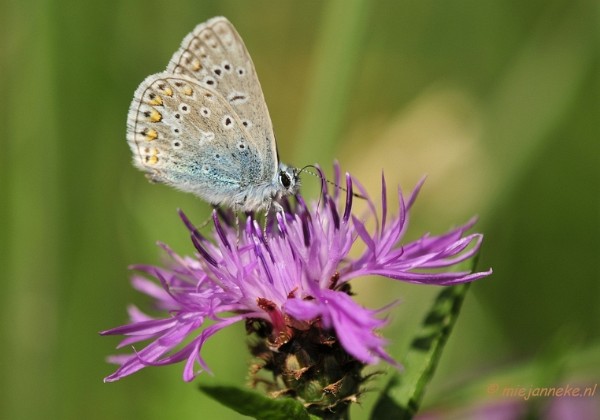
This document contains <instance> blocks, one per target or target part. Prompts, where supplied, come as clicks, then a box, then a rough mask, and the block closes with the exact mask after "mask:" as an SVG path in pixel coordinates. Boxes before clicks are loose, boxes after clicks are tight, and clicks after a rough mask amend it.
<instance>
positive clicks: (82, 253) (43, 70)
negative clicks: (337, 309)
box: [0, 0, 600, 420]
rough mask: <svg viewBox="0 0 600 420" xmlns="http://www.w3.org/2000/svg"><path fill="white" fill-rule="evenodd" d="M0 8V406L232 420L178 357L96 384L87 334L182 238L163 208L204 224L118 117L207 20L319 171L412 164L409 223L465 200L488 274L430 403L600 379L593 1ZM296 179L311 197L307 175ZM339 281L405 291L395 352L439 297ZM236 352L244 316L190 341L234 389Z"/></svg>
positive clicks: (467, 308) (452, 215) (403, 174)
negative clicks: (235, 36) (142, 157)
mask: <svg viewBox="0 0 600 420" xmlns="http://www.w3.org/2000/svg"><path fill="white" fill-rule="evenodd" d="M1 8H2V16H0V80H1V82H2V85H3V86H4V88H3V94H2V97H3V99H2V101H1V102H2V107H1V112H0V142H1V143H0V145H1V147H0V197H1V199H0V202H1V206H0V223H1V225H0V267H2V279H3V281H2V284H3V287H4V289H3V293H2V294H1V299H2V306H1V307H2V323H1V335H2V337H3V340H2V341H3V344H2V347H1V350H0V351H1V352H2V357H1V360H2V378H1V379H0V381H1V382H0V383H1V386H2V388H1V389H0V417H1V418H5V419H33V418H61V419H75V418H82V417H84V416H85V418H87V419H90V420H91V419H106V418H125V417H127V418H144V419H165V418H215V417H219V418H222V419H229V418H231V419H236V418H240V416H239V415H237V414H235V413H233V412H231V411H229V410H228V409H225V408H222V407H220V406H219V405H218V404H217V403H215V402H213V401H211V400H209V399H208V398H207V397H205V396H204V395H203V394H200V393H199V392H198V391H197V389H196V387H195V385H194V384H188V383H184V382H183V381H182V379H181V375H182V369H183V366H181V365H178V366H169V367H163V368H149V369H145V370H143V371H141V372H139V373H137V374H135V375H133V376H131V377H128V378H126V379H124V380H121V381H119V382H117V383H112V384H104V383H103V382H102V378H103V377H104V376H106V375H108V374H109V373H111V372H112V371H113V370H114V366H112V365H109V364H107V363H106V362H105V360H104V359H105V357H106V356H107V355H109V354H114V352H115V350H114V347H115V346H116V344H117V342H118V338H116V337H100V336H99V335H98V331H101V330H104V329H107V328H110V327H114V326H117V325H121V324H123V323H124V322H125V321H126V320H127V317H126V307H127V305H128V304H129V303H135V304H138V305H140V306H141V307H143V308H147V307H148V305H149V304H150V302H149V301H147V300H146V299H144V297H142V296H140V295H138V294H136V293H135V292H134V291H133V290H132V289H131V287H130V284H129V280H128V279H129V277H130V272H128V270H127V266H128V265H129V264H132V263H150V264H159V263H161V261H163V260H164V257H163V255H162V254H161V252H160V251H159V249H158V248H157V247H156V246H155V242H156V241H157V240H161V241H164V242H166V243H168V244H170V245H171V247H172V248H174V249H175V250H177V251H178V252H180V253H182V254H189V253H192V252H193V247H192V245H191V243H190V242H189V238H188V234H187V232H186V230H185V228H184V227H183V225H182V223H181V222H180V220H179V218H178V217H177V214H176V209H177V208H182V209H184V210H185V212H186V213H187V214H188V215H189V216H190V218H192V220H193V221H195V222H196V223H201V222H202V221H203V220H205V219H206V217H207V215H208V214H209V208H208V207H207V206H206V205H205V204H204V203H202V202H201V201H200V200H199V199H197V198H195V197H193V196H191V195H187V194H184V193H180V192H177V191H174V190H171V189H169V188H167V187H164V186H160V185H151V184H149V183H148V182H147V181H146V179H145V178H144V176H143V175H142V174H141V173H140V172H139V171H137V170H136V169H134V168H133V166H132V165H131V156H130V151H129V147H128V146H127V144H126V141H125V121H126V116H127V110H128V107H129V104H130V101H131V98H132V96H133V92H134V90H135V89H136V87H137V86H138V84H139V83H140V82H141V81H142V80H143V79H144V78H145V77H146V76H147V75H149V74H152V73H156V72H159V71H162V70H163V69H164V68H165V66H166V64H167V62H168V60H169V58H170V57H171V55H172V53H173V52H174V51H175V50H176V49H177V48H178V46H179V43H180V42H181V40H182V39H183V37H184V36H185V35H186V34H187V33H188V32H190V31H191V30H192V29H193V28H194V26H195V25H196V24H198V23H200V22H202V21H205V20H206V19H208V18H210V17H212V16H216V15H224V16H226V17H228V18H229V19H230V20H231V21H232V22H233V23H234V25H235V26H236V28H237V30H238V31H239V33H240V34H241V35H242V37H243V39H244V41H245V43H246V46H247V47H248V49H249V51H250V53H251V55H252V57H253V60H254V63H255V66H256V68H257V71H258V74H259V77H260V81H261V83H262V86H263V90H264V92H265V96H266V99H267V103H268V105H269V109H270V113H271V117H272V120H273V124H274V126H275V131H276V134H277V139H278V144H279V152H280V156H281V158H282V160H284V161H285V162H287V163H289V164H292V165H297V166H302V165H304V164H307V163H315V162H318V163H320V164H321V165H322V166H323V167H325V168H327V170H328V171H329V172H330V168H331V164H332V162H333V160H334V159H335V158H337V159H338V160H339V161H340V163H341V166H342V169H343V170H346V171H350V172H351V173H352V174H353V175H355V176H357V177H358V178H359V179H360V180H361V181H362V182H363V183H364V184H365V185H366V186H367V188H368V189H369V190H370V191H372V193H373V194H374V195H377V193H378V191H379V188H380V176H381V171H385V174H386V178H387V181H388V186H390V187H391V188H390V189H391V190H393V189H394V186H395V185H401V186H402V187H403V189H404V190H405V191H409V190H410V189H412V187H413V186H414V184H415V183H416V182H417V181H418V180H419V179H420V178H421V177H422V176H424V175H427V182H426V183H425V187H424V188H423V190H422V192H421V195H420V198H419V200H418V201H417V204H416V206H415V207H414V212H413V214H412V218H411V228H410V230H409V237H410V238H415V237H417V236H420V235H421V234H423V233H424V232H427V231H430V232H432V233H442V232H444V231H446V230H447V229H449V228H450V227H452V226H455V225H458V224H460V223H463V222H465V221H466V220H468V219H469V218H470V217H471V216H473V215H475V214H477V215H479V218H480V219H479V222H478V224H477V226H476V230H477V231H480V232H483V233H485V235H486V236H485V242H484V245H483V248H482V253H481V258H480V261H479V268H480V269H487V268H488V267H490V266H491V267H493V269H494V274H493V276H491V277H489V278H488V279H486V280H482V281H479V282H477V283H476V284H474V285H473V287H472V288H471V292H470V294H469V296H467V299H466V302H465V305H464V308H463V313H462V314H461V317H460V318H459V321H458V323H457V326H456V329H455V331H454V333H453V335H452V336H451V337H450V340H449V342H448V345H447V347H446V351H445V353H444V356H443V357H442V360H441V364H440V367H439V369H438V371H437V372H436V375H435V377H434V379H433V381H432V382H431V384H430V387H429V393H428V394H427V396H426V398H425V401H424V407H425V409H427V407H430V408H433V409H438V410H442V411H443V410H445V409H446V408H447V407H461V406H464V405H468V404H472V403H481V402H484V401H486V400H487V399H488V398H489V397H490V395H488V392H487V391H486V390H487V386H488V385H489V384H494V383H497V384H500V386H504V385H506V386H513V387H518V386H524V387H527V386H553V385H556V384H571V385H575V384H592V385H593V384H596V383H598V382H600V305H599V303H600V286H599V284H600V282H599V280H600V275H599V274H600V273H599V270H598V257H599V256H600V239H599V238H600V229H599V220H600V212H599V197H600V194H599V192H600V188H599V187H600V185H599V184H600V176H599V169H598V168H599V167H600V142H599V139H600V132H599V131H600V130H599V129H598V128H599V124H598V121H599V116H600V105H599V101H600V100H599V98H600V83H599V77H598V76H599V75H600V66H599V57H600V54H599V48H598V41H599V33H598V28H599V22H600V21H599V19H598V17H599V14H598V4H597V2H595V1H591V0H590V1H586V0H578V1H572V0H550V1H548V0H546V1H541V0H534V1H529V2H522V1H517V0H503V1H500V0H477V1H475V0H458V1H453V2H442V1H427V0H426V1H422V0H421V1H392V0H390V1H368V0H347V1H344V0H336V1H291V0H287V1H265V0H257V1H252V2H249V1H246V2H245V1H241V0H238V1H233V0H231V1H202V2H199V1H193V0H180V1H175V0H173V1H169V2H163V1H147V0H145V1H141V0H137V1H126V2H119V1H113V0H108V1H104V2H81V1H75V0H71V1H69V0H56V1H50V0H31V1H27V2H19V1H16V0H5V1H3V2H2V7H1ZM307 178H308V179H307ZM303 181H304V191H305V194H306V195H308V196H311V195H312V196H314V194H315V192H316V191H317V186H318V182H317V181H316V180H315V179H310V177H304V180H303ZM354 289H355V291H356V292H357V293H358V296H357V299H358V300H359V301H360V302H361V303H363V304H364V305H366V306H370V307H380V306H383V305H385V304H387V303H388V302H389V301H390V300H391V299H400V300H401V301H402V304H401V305H400V306H398V307H397V308H395V309H394V310H393V311H392V312H391V314H390V325H389V326H388V328H386V330H385V331H384V335H385V336H386V337H387V338H389V339H390V345H389V350H390V352H391V353H392V354H393V355H394V357H396V358H398V359H402V355H403V352H404V351H405V350H406V348H407V346H408V343H409V342H410V338H411V336H412V334H413V333H414V331H415V330H416V329H417V327H418V324H419V322H420V320H421V318H422V316H423V314H424V313H425V312H426V310H427V308H428V307H429V305H430V304H431V301H432V299H433V297H434V296H435V294H436V293H437V292H438V291H439V290H438V289H437V288H434V287H423V286H414V285H407V284H398V283H396V282H394V281H391V280H384V279H377V278H373V279H370V278H369V279H360V280H358V281H356V282H354ZM244 343H245V336H244V330H243V326H242V325H239V326H236V327H232V328H229V329H227V330H225V331H223V332H222V333H220V334H219V335H217V336H216V337H215V338H214V339H213V340H212V341H211V342H209V344H208V345H207V346H206V347H205V352H204V355H205V358H206V360H207V362H208V363H209V365H210V366H211V368H212V369H213V372H214V376H211V375H209V374H202V375H200V377H199V378H198V379H197V380H196V381H197V382H206V383H225V384H227V383H229V384H243V383H244V382H245V380H246V374H247V364H248V359H249V356H248V354H247V353H246V351H245V345H244ZM389 369H390V368H388V367H387V366H383V365H382V366H379V370H380V371H383V372H386V371H388V370H389ZM384 381H385V375H380V376H379V377H378V378H377V379H375V380H374V381H373V382H372V384H371V387H370V388H371V390H374V391H376V390H377V389H379V388H381V386H382V385H383V383H384ZM375 395H376V392H371V393H367V394H366V395H365V396H364V400H363V404H362V405H361V406H357V407H355V408H354V409H353V418H366V417H367V413H368V412H369V407H370V405H372V403H373V400H374V399H375ZM599 399H600V390H598V391H597V392H596V396H595V398H594V399H588V400H587V403H592V404H598V401H599ZM537 403H540V404H541V403H543V401H542V400H538V402H537Z"/></svg>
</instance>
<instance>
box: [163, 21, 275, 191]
mask: <svg viewBox="0 0 600 420" xmlns="http://www.w3.org/2000/svg"><path fill="white" fill-rule="evenodd" d="M167 72H168V73H173V74H182V75H186V76H189V77H191V78H194V79H196V80H198V82H199V83H201V84H203V85H206V86H208V87H210V88H211V89H213V90H214V91H216V92H217V93H218V94H220V96H221V97H222V98H224V99H225V101H226V102H227V103H228V104H229V106H230V107H231V108H232V109H233V110H234V111H235V113H236V114H237V115H238V116H239V118H240V120H241V121H242V124H243V125H244V127H245V129H246V130H247V132H248V134H249V139H248V141H249V142H250V143H251V144H253V145H254V147H255V148H256V150H257V151H258V154H259V156H260V159H261V162H262V165H263V167H264V168H265V173H264V174H263V179H262V180H261V181H263V182H271V181H272V180H273V178H274V177H275V174H276V171H277V166H278V162H277V146H276V144H275V135H274V133H273V126H272V123H271V119H270V117H269V110H268V109H267V105H266V103H265V98H264V96H263V93H262V89H261V86H260V82H259V81H258V77H257V75H256V70H255V69H254V64H253V63H252V59H251V58H250V55H249V54H248V50H247V49H246V47H245V45H244V42H243V41H242V38H241V37H240V35H239V34H238V33H237V31H236V30H235V28H234V27H233V25H232V24H231V23H230V22H229V21H228V20H227V19H225V18H224V17H216V18H213V19H210V20H208V21H207V22H205V23H201V24H200V25H198V26H196V28H195V29H194V30H193V31H192V32H191V33H190V34H188V35H187V36H186V37H185V38H184V40H183V42H182V43H181V47H180V48H179V50H178V51H177V52H176V53H175V54H174V55H173V57H172V58H171V61H170V62H169V65H168V67H167Z"/></svg>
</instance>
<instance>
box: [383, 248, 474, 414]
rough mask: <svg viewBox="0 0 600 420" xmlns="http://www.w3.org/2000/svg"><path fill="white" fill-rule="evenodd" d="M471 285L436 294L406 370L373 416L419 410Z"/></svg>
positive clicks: (392, 381)
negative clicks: (426, 388)
mask: <svg viewBox="0 0 600 420" xmlns="http://www.w3.org/2000/svg"><path fill="white" fill-rule="evenodd" d="M466 264H469V266H468V267H467V269H471V270H472V269H474V267H475V259H474V260H472V261H469V262H467V263H466ZM462 268H464V267H462ZM469 286H470V283H467V284H461V285H458V286H451V287H446V288H444V289H443V290H442V291H441V292H440V294H439V295H438V296H437V298H436V299H435V302H434V303H433V306H432V307H431V309H430V310H429V312H428V313H427V315H426V316H425V319H424V320H423V322H422V324H421V328H420V330H419V331H418V333H417V335H416V338H414V339H413V341H412V343H411V345H410V348H409V350H408V353H407V355H406V357H405V359H404V361H403V365H404V370H403V371H402V372H400V373H396V374H394V376H393V377H392V378H391V379H390V380H389V381H388V383H387V385H386V387H385V389H384V390H383V392H382V395H381V396H380V397H379V400H378V401H377V403H376V404H375V407H374V409H373V412H372V413H371V418H372V419H383V418H393V419H410V418H412V417H413V416H414V415H415V413H416V412H417V411H418V409H419V405H420V403H421V399H422V398H423V394H424V392H425V387H426V385H427V383H428V382H429V381H430V380H431V378H432V377H433V373H434V372H435V368H436V366H437V364H438V362H439V359H440V357H441V355H442V350H443V349H444V345H445V344H446V341H447V340H448V337H449V336H450V333H451V332H452V328H453V327H454V323H455V322H456V319H457V318H458V314H459V312H460V308H461V306H462V303H463V300H464V298H465V295H466V293H467V290H469Z"/></svg>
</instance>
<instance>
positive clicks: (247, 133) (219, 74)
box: [127, 17, 300, 213]
mask: <svg viewBox="0 0 600 420" xmlns="http://www.w3.org/2000/svg"><path fill="white" fill-rule="evenodd" d="M127 142H128V143H129V146H130V147H131V151H132V153H133V160H134V165H135V166H136V167H138V168H139V169H141V170H142V171H144V172H146V174H147V177H148V178H149V179H150V180H151V181H153V182H159V183H164V184H167V185H170V186H172V187H175V188H177V189H179V190H182V191H186V192H190V193H193V194H195V195H197V196H199V197H200V198H202V199H203V200H205V201H207V202H209V203H211V204H213V205H215V206H226V207H229V208H231V209H233V210H234V211H244V212H248V211H259V210H265V211H266V212H267V213H268V212H269V211H270V209H271V208H272V207H273V208H275V209H277V210H278V211H281V210H282V207H281V205H280V204H279V203H278V200H280V199H281V198H283V197H285V196H288V195H293V194H295V193H296V192H297V191H298V189H299V186H300V182H299V172H300V171H299V170H298V169H297V168H294V167H290V166H287V165H286V164H284V163H282V162H280V161H279V155H278V153H277V144H276V143H275V135H274V133H273V126H272V124H271V119H270V117H269V111H268V109H267V105H266V103H265V98H264V96H263V93H262V89H261V86H260V83H259V81H258V77H257V75H256V70H255V68H254V64H253V63H252V59H251V58H250V55H249V54H248V50H247V49H246V47H245V45H244V42H243V41H242V39H241V37H240V35H239V34H238V33H237V31H236V30H235V28H234V27H233V25H232V24H231V23H230V22H229V21H228V20H227V19H226V18H224V17H215V18H212V19H210V20H208V21H206V22H204V23H201V24H199V25H198V26H196V28H195V29H194V30H193V31H192V32H191V33H190V34H188V35H187V36H186V37H185V38H184V39H183V42H182V43H181V47H180V48H179V50H178V51H177V52H176V53H175V54H174V55H173V57H172V58H171V60H170V61H169V65H168V66H167V69H166V71H164V72H162V73H157V74H153V75H151V76H149V77H147V78H146V79H145V80H144V81H143V82H142V83H141V84H140V85H139V87H138V88H137V90H136V91H135V94H134V97H133V101H132V102H131V106H130V108H129V114H128V117H127Z"/></svg>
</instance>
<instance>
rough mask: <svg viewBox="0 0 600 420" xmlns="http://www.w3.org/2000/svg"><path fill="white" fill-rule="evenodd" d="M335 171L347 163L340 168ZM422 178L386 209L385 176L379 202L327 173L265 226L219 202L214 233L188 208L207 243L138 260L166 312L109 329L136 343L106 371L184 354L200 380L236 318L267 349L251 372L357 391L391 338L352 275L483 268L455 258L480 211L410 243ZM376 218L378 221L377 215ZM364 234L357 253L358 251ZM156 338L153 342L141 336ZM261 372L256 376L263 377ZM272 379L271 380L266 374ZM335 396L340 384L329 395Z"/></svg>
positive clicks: (464, 251)
mask: <svg viewBox="0 0 600 420" xmlns="http://www.w3.org/2000/svg"><path fill="white" fill-rule="evenodd" d="M335 174H336V175H335V179H334V182H335V183H339V169H338V168H337V166H336V168H335ZM421 185H422V182H421V183H419V184H418V185H417V186H416V188H415V189H414V191H413V192H412V193H411V194H410V195H409V196H408V198H407V199H406V198H405V197H404V196H403V195H402V193H401V191H400V190H398V196H397V199H398V202H399V214H398V215H397V216H395V217H392V218H390V217H389V215H388V208H387V207H388V206H387V192H386V184H385V179H384V178H383V177H382V194H381V213H378V212H377V211H376V206H375V203H374V202H373V201H372V200H371V199H370V198H369V196H368V194H367V193H366V191H365V190H364V188H363V187H362V186H361V185H360V184H359V183H358V182H357V181H356V179H354V178H352V177H351V176H350V175H348V174H347V175H346V183H345V186H346V188H345V194H342V193H341V192H340V188H337V189H333V191H332V192H331V193H330V192H328V190H327V188H326V184H325V182H323V194H322V196H321V198H320V200H319V202H315V203H313V204H311V205H307V204H305V202H304V201H303V199H302V198H301V197H299V196H298V197H296V200H295V202H294V203H290V202H284V203H283V207H284V209H285V210H284V211H283V212H280V213H277V214H276V215H275V218H274V220H271V222H272V223H271V224H270V225H269V226H268V228H267V230H266V233H265V232H264V229H263V226H262V225H261V223H259V222H257V221H256V220H255V219H254V218H253V217H252V216H249V217H247V219H246V221H245V225H243V226H241V227H239V226H236V223H232V222H231V220H230V218H228V217H227V216H224V215H223V214H221V215H219V213H218V212H217V211H214V212H213V221H214V238H213V241H209V240H208V239H206V238H205V237H204V236H202V235H201V234H200V232H199V231H198V230H197V229H196V228H195V227H194V226H193V225H192V223H191V222H190V221H189V220H188V218H187V217H186V216H185V215H184V214H183V213H180V215H181V218H182V219H183V222H184V223H185V225H186V226H187V228H188V229H189V231H190V234H191V240H192V243H193V244H194V246H195V248H196V250H197V253H196V254H195V255H194V256H192V257H181V256H179V255H177V254H176V253H175V252H173V251H172V250H171V249H169V248H168V247H167V246H166V245H161V246H162V247H163V248H164V249H165V250H166V252H167V253H168V254H169V255H170V256H171V258H172V260H173V264H172V266H171V267H169V268H162V267H152V266H136V267H135V268H136V269H138V270H141V271H142V272H145V273H146V274H147V275H148V276H150V277H153V278H154V279H155V280H157V281H158V282H156V281H151V280H149V279H147V278H146V277H140V276H136V277H134V278H133V286H134V287H135V288H136V289H137V290H139V291H140V292H142V293H145V294H147V295H149V296H150V297H152V298H153V299H154V300H155V303H156V306H157V307H158V309H159V310H161V311H164V316H163V317H162V318H158V319H156V318H152V317H150V316H148V315H145V314H144V313H142V312H141V311H140V310H138V309H136V308H132V309H130V311H129V315H130V317H131V323H130V324H128V325H125V326H122V327H118V328H114V329H111V330H108V331H104V332H102V334H106V335H125V336H126V337H125V339H124V340H123V341H122V342H121V343H120V345H119V347H120V348H121V347H131V346H133V347H134V349H135V351H134V353H133V354H130V355H126V356H117V357H113V358H112V359H111V360H112V361H113V362H116V363H118V364H120V367H119V368H118V369H117V370H116V372H114V373H113V374H112V375H110V376H108V377H106V379H105V381H115V380H118V379H121V378H123V377H125V376H127V375H130V374H132V373H134V372H136V371H138V370H140V369H142V368H144V367H147V366H159V365H167V364H172V363H177V362H182V361H185V368H184V371H183V378H184V380H186V381H191V380H192V379H193V378H194V377H195V376H196V375H197V374H198V372H199V371H198V370H197V365H198V366H199V367H200V370H208V367H207V366H206V363H205V361H204V360H203V358H202V356H201V350H202V347H203V346H204V344H205V343H206V342H207V340H208V339H209V338H210V337H212V336H213V335H214V334H215V333H217V332H218V331H220V330H222V329H223V328H226V327H228V326H229V325H232V324H234V323H236V322H245V323H246V326H247V330H248V332H250V333H253V337H254V338H253V340H251V352H252V354H253V355H254V356H255V357H256V358H257V359H258V360H259V363H257V364H256V365H254V366H253V368H252V371H253V373H257V372H258V371H260V370H268V371H271V372H272V373H273V375H274V377H275V378H276V380H275V381H274V382H273V383H272V384H271V387H270V390H272V391H277V392H279V393H286V394H291V395H293V396H296V397H297V398H300V399H302V400H303V401H304V402H306V404H307V405H310V404H320V406H321V407H322V408H323V407H324V408H327V409H332V408H337V407H335V406H336V405H338V407H339V404H347V403H348V402H349V401H353V400H355V399H356V395H357V394H358V393H359V387H360V384H361V383H362V381H363V378H362V377H361V374H360V372H361V370H362V368H363V367H364V365H365V364H375V363H377V362H378V361H379V360H380V359H383V360H385V361H387V362H389V363H391V364H396V362H395V361H394V360H393V359H392V358H391V357H390V356H389V355H388V354H387V353H386V351H385V349H384V347H385V344H386V340H385V339H384V338H382V336H381V335H380V334H379V330H380V329H381V327H383V326H384V324H385V323H386V321H385V320H384V319H382V317H381V312H382V311H384V310H385V309H387V308H384V309H379V310H372V309H366V308H364V307H362V306H361V305H360V304H359V303H357V302H356V301H355V300H354V299H353V297H352V294H351V293H350V286H349V281H350V280H353V279H355V278H357V277H364V276H370V275H379V276H384V277H388V278H390V279H394V280H402V281H408V282H411V283H417V284H430V285H453V284H459V283H464V282H470V281H473V280H476V279H480V278H482V277H485V276H487V275H489V274H490V273H491V270H489V271H485V272H478V273H469V272H450V271H442V270H440V269H443V268H446V267H450V266H452V265H454V264H457V263H459V262H461V261H464V260H466V259H468V258H471V257H472V256H474V255H475V254H476V253H477V252H478V250H479V247H480V245H481V241H482V235H481V234H478V233H472V234H466V232H467V231H468V230H469V229H470V228H471V227H472V225H473V224H474V221H470V222H468V223H467V224H466V225H464V226H461V227H458V228H455V229H453V230H451V231H449V232H448V233H446V234H443V235H439V236H430V235H424V236H423V237H421V238H420V239H418V240H416V241H414V242H409V243H403V241H402V239H403V237H404V234H405V231H406V228H407V220H408V213H409V210H410V208H411V206H412V204H413V202H414V201H415V199H416V197H417V194H418V192H419V189H420V188H421ZM355 190H357V191H358V192H359V194H360V196H362V197H361V198H360V199H365V200H366V203H367V204H368V209H369V210H368V212H367V214H366V216H365V215H363V216H365V217H359V216H358V215H356V214H354V213H353V201H354V200H357V198H356V196H357V195H359V194H356V193H355ZM369 218H373V219H374V220H371V224H374V228H372V229H368V228H367V226H366V225H365V223H366V221H367V219H369ZM359 243H362V245H363V248H364V250H362V251H361V252H359V255H358V256H357V257H351V256H350V254H349V252H350V250H351V248H352V247H353V246H359ZM143 341H148V342H149V343H148V344H147V345H146V346H145V347H143V348H142V347H138V346H137V345H136V344H137V343H139V342H143ZM258 381H259V380H258V379H257V382H258ZM263 382H264V381H263ZM328 396H334V397H332V398H328Z"/></svg>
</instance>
